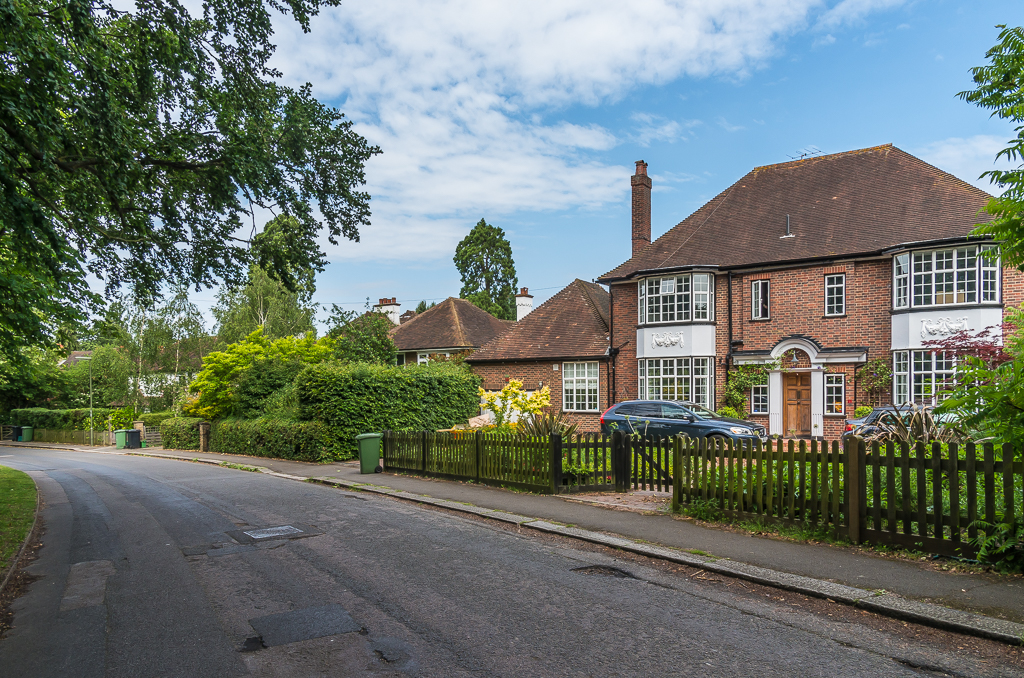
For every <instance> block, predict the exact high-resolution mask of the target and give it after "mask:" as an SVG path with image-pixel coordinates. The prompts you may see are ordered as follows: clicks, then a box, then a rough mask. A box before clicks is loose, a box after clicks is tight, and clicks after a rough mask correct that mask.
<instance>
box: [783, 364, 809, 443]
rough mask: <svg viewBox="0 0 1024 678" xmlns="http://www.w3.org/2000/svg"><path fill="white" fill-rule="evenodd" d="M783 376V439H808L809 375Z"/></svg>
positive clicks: (807, 373) (805, 373)
mask: <svg viewBox="0 0 1024 678" xmlns="http://www.w3.org/2000/svg"><path fill="white" fill-rule="evenodd" d="M783 376H784V379H785V381H784V382H783V384H784V387H783V390H784V391H785V399H786V406H785V408H784V409H783V418H782V428H783V432H784V434H785V437H787V438H791V437H799V438H805V437H810V435H811V374H810V373H809V372H798V373H795V374H786V375H783Z"/></svg>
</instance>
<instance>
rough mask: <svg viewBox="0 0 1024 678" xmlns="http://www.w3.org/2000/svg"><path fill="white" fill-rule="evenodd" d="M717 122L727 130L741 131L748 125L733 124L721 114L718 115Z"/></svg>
mask: <svg viewBox="0 0 1024 678" xmlns="http://www.w3.org/2000/svg"><path fill="white" fill-rule="evenodd" d="M716 122H717V123H718V126H719V127H721V128H722V129H724V130H725V131H726V132H739V131H741V130H745V129H746V127H744V126H743V125H733V124H732V123H730V122H729V121H728V120H726V119H725V118H723V117H721V116H719V117H718V120H717V121H716Z"/></svg>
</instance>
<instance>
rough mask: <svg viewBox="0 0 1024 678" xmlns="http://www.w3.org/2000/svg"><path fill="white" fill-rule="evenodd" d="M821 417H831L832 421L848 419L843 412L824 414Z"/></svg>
mask: <svg viewBox="0 0 1024 678" xmlns="http://www.w3.org/2000/svg"><path fill="white" fill-rule="evenodd" d="M821 416H823V417H829V418H831V419H845V418H846V413H845V412H841V413H839V414H823V415H821Z"/></svg>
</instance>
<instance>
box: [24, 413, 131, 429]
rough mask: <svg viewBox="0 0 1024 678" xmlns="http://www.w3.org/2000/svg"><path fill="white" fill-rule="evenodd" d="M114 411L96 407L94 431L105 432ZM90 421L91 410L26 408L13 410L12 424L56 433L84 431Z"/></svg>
mask: <svg viewBox="0 0 1024 678" xmlns="http://www.w3.org/2000/svg"><path fill="white" fill-rule="evenodd" d="M113 411H114V410H112V409H110V408H109V407H94V408H93V410H92V413H93V417H94V418H95V421H97V422H103V423H101V424H99V425H98V426H94V427H93V430H96V431H105V430H106V429H107V425H106V421H107V417H108V416H110V413H111V412H113ZM88 420H89V408H88V407H86V408H84V409H81V408H79V409H74V410H48V409H46V408H45V407H26V408H23V409H15V410H11V424H13V425H14V426H32V427H33V428H44V429H47V430H54V431H84V430H85V429H86V425H87V422H88Z"/></svg>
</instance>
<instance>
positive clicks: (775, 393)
mask: <svg viewBox="0 0 1024 678" xmlns="http://www.w3.org/2000/svg"><path fill="white" fill-rule="evenodd" d="M783 405H784V400H783V397H782V372H780V371H778V370H772V371H771V372H769V373H768V434H769V435H779V436H781V435H782V407H783Z"/></svg>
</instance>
